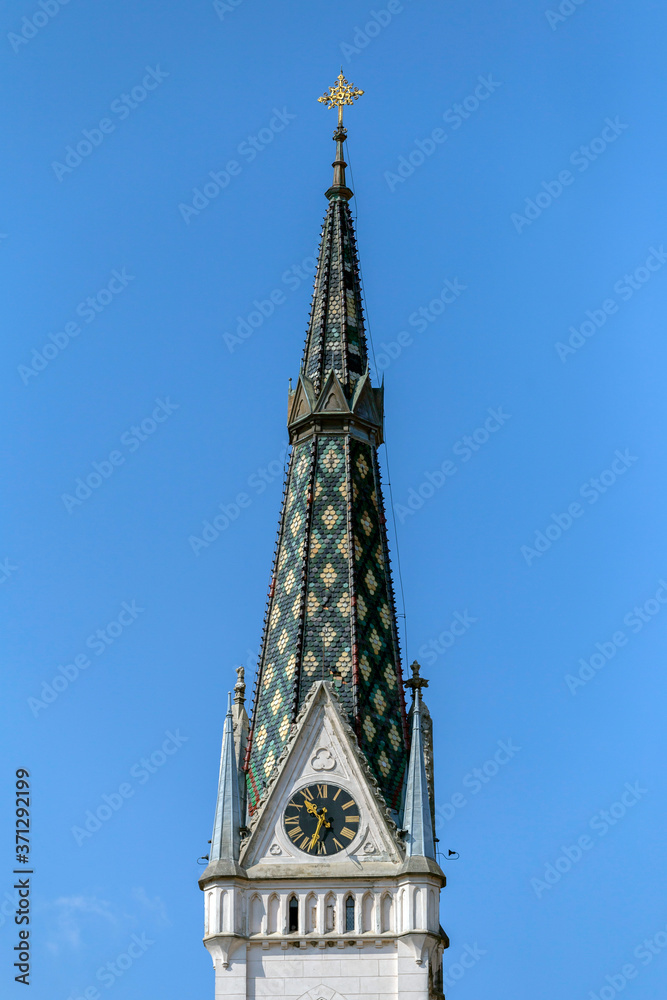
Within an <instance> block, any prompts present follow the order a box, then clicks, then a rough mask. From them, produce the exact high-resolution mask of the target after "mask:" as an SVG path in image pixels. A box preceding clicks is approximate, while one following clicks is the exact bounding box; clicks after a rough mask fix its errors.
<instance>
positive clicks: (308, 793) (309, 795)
mask: <svg viewBox="0 0 667 1000" xmlns="http://www.w3.org/2000/svg"><path fill="white" fill-rule="evenodd" d="M301 794H302V795H303V797H304V799H310V801H311V802H312V801H313V793H312V792H311V790H310V788H302V789H301Z"/></svg>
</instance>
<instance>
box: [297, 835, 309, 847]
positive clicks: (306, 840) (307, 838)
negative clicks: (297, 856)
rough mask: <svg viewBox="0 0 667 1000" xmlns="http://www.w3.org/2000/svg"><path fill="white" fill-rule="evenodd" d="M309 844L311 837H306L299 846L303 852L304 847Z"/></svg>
mask: <svg viewBox="0 0 667 1000" xmlns="http://www.w3.org/2000/svg"><path fill="white" fill-rule="evenodd" d="M309 843H310V837H304V838H303V840H302V841H301V843H300V844H299V847H300V848H301V850H303V849H304V847H305V846H306V845H307V844H309Z"/></svg>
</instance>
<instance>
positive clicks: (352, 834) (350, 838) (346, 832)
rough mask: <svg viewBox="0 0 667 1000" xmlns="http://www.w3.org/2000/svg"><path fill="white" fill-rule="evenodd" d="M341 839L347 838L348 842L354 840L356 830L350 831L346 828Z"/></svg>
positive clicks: (341, 833) (342, 831) (341, 832)
mask: <svg viewBox="0 0 667 1000" xmlns="http://www.w3.org/2000/svg"><path fill="white" fill-rule="evenodd" d="M340 835H341V837H347V839H348V840H352V838H353V837H354V830H350V829H349V828H348V827H346V826H344V827H343V829H342V830H341V831H340Z"/></svg>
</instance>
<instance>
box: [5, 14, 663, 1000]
mask: <svg viewBox="0 0 667 1000" xmlns="http://www.w3.org/2000/svg"><path fill="white" fill-rule="evenodd" d="M372 11H374V12H375V13H372ZM0 19H1V22H2V30H1V31H0V42H1V45H0V53H1V54H0V73H1V77H2V89H3V92H4V93H5V95H6V97H7V100H6V102H5V111H4V121H3V135H4V139H5V143H4V145H5V155H4V156H3V158H2V163H1V164H0V176H1V178H2V182H3V186H4V197H3V199H2V213H1V217H0V233H1V234H2V237H1V239H0V253H2V262H3V263H2V282H3V285H4V286H5V287H4V294H3V296H2V302H3V306H2V311H3V321H4V322H3V326H4V328H5V331H6V342H7V353H6V364H5V366H4V371H3V376H2V378H3V389H2V401H3V407H4V408H5V411H6V412H5V419H4V423H5V425H7V424H9V425H10V426H11V428H12V430H13V434H12V439H11V442H12V443H11V448H10V455H9V459H8V462H7V470H8V472H9V476H8V477H7V478H8V480H9V482H8V486H7V488H6V496H7V501H8V503H7V507H8V515H9V516H8V518H7V519H6V521H5V525H6V534H5V537H4V539H3V542H2V550H1V551H0V560H4V562H3V563H2V570H1V571H0V577H1V578H2V593H3V597H4V603H5V607H6V609H7V612H6V613H7V618H8V622H7V628H6V629H5V634H7V635H8V637H9V641H8V645H7V652H8V656H7V658H6V663H7V666H6V667H5V669H4V670H3V692H4V698H3V702H4V718H3V721H2V732H3V744H4V745H5V747H6V749H7V753H6V756H5V755H3V767H2V789H3V808H2V824H1V826H0V830H1V832H2V843H3V844H4V845H5V848H4V853H3V868H2V886H0V896H1V897H2V901H3V905H2V906H0V912H1V913H2V926H0V975H1V976H2V981H3V985H2V989H3V995H7V996H14V995H15V994H16V995H17V996H22V995H23V994H22V992H21V991H22V986H21V985H20V984H14V982H13V981H12V979H13V971H12V968H11V963H12V961H13V958H12V957H11V956H12V954H13V952H12V947H13V945H14V943H15V941H16V931H17V928H15V927H14V925H13V923H12V922H11V918H7V916H6V911H8V910H11V901H12V896H11V893H10V895H9V897H6V896H5V892H10V889H11V886H12V875H11V869H12V864H13V853H12V842H13V814H12V805H13V795H14V772H15V770H16V769H17V768H21V767H23V768H27V769H28V770H29V771H30V775H31V778H30V780H31V783H32V800H31V801H32V805H31V809H32V822H33V827H34V833H33V835H32V836H33V860H34V866H35V875H34V898H33V905H34V909H33V923H32V924H31V927H32V931H33V934H32V938H31V942H32V948H33V952H34V955H33V961H34V965H33V982H34V985H33V987H32V993H31V996H32V997H33V998H34V1000H47V998H48V1000H67V998H68V997H72V998H75V997H80V996H83V995H84V992H85V990H86V989H87V988H89V987H92V986H96V987H97V988H99V990H100V993H101V995H102V996H107V995H110V996H118V997H119V998H120V997H123V998H126V1000H139V998H141V1000H143V998H145V997H147V996H149V997H159V998H160V1000H182V998H183V997H186V996H187V997H188V998H195V997H196V998H202V1000H204V998H206V997H212V994H213V976H212V969H211V967H210V959H209V957H208V955H207V953H206V952H205V950H204V948H203V947H202V945H201V940H200V939H201V936H202V933H203V930H202V928H203V920H202V899H201V893H200V892H199V889H198V887H197V884H196V879H197V877H198V875H199V874H200V872H201V869H200V868H198V867H197V864H196V860H197V858H198V857H199V856H201V855H202V854H204V853H206V850H207V840H208V838H209V837H210V835H211V834H210V830H211V826H212V820H213V808H214V798H215V790H216V782H217V770H218V754H219V746H220V737H221V732H222V721H223V716H224V706H225V701H226V692H227V690H228V689H229V688H230V687H231V686H232V685H233V682H234V665H235V664H236V663H238V662H243V663H246V664H247V665H248V668H249V669H248V674H249V681H251V680H252V674H253V665H254V659H255V655H256V651H257V647H258V643H259V637H260V630H261V623H262V616H263V610H264V602H265V598H266V589H267V583H268V577H269V569H270V562H271V555H272V549H273V544H274V538H275V531H276V526H277V519H278V511H279V502H280V496H281V489H282V467H283V463H284V458H285V441H286V431H285V419H286V401H287V386H288V379H289V378H290V377H295V376H296V375H297V373H298V368H299V362H300V357H301V351H302V343H303V337H304V331H305V325H306V321H307V316H308V310H309V301H310V294H311V285H312V271H313V260H312V255H313V253H314V250H315V248H316V244H317V238H318V234H319V227H320V223H321V220H322V217H323V214H324V210H325V206H326V202H325V198H324V191H325V189H326V188H327V187H328V185H329V183H330V176H331V167H330V163H331V160H332V158H333V148H334V147H333V143H332V142H331V132H332V128H333V124H334V113H333V112H331V111H328V110H326V109H324V108H323V106H322V105H320V104H318V103H317V102H316V98H317V96H318V95H319V94H321V93H322V92H323V91H324V90H325V88H326V87H327V86H328V85H329V84H331V83H333V81H334V78H335V76H336V74H337V73H338V70H339V66H340V65H341V63H342V65H343V69H344V72H345V73H346V75H347V76H348V78H349V79H350V80H352V81H353V82H354V83H355V84H356V85H357V86H359V87H361V88H363V89H364V90H365V91H366V93H365V95H364V97H363V98H362V99H361V100H360V101H359V102H358V103H357V105H355V107H354V108H352V109H350V110H349V113H348V114H347V119H346V121H347V125H348V129H349V135H350V138H349V159H350V163H351V165H352V178H353V187H354V189H355V192H356V197H355V199H354V201H353V205H354V206H355V212H356V213H358V222H357V226H358V240H359V249H360V254H361V261H362V267H363V280H364V287H365V293H366V298H367V311H368V317H369V320H370V326H371V332H372V337H373V343H374V349H375V357H376V366H377V369H381V370H382V372H383V373H384V380H385V389H386V397H385V401H386V438H387V442H388V449H389V451H388V458H389V468H390V469H391V476H392V495H393V502H394V507H395V512H396V528H397V532H398V539H397V538H396V534H395V532H394V529H393V527H392V541H391V546H392V553H393V558H394V570H395V573H396V583H397V589H398V591H399V593H402V594H403V595H404V606H405V612H406V615H407V618H406V619H405V621H406V623H407V644H406V641H405V640H406V635H405V632H406V629H405V628H404V627H403V619H401V628H402V632H403V639H404V657H405V660H406V662H410V661H411V660H412V659H414V658H415V657H419V658H420V659H421V661H422V665H423V671H424V673H425V674H426V676H428V677H429V678H430V686H429V688H428V691H427V703H428V704H429V706H430V709H431V712H432V714H433V716H434V719H435V722H436V725H435V739H436V787H437V805H438V836H439V838H440V844H439V847H440V848H441V849H442V850H445V851H447V850H448V849H452V850H456V851H458V852H459V853H460V859H459V860H456V861H452V862H451V863H445V862H444V861H443V865H444V867H445V869H446V872H447V875H448V878H449V885H448V887H447V889H446V890H445V892H444V893H443V903H442V914H441V920H442V924H443V926H444V927H445V929H446V930H447V932H448V934H449V935H450V938H451V948H450V950H449V952H448V953H446V957H445V972H446V974H447V975H448V976H449V978H450V981H451V982H452V983H453V985H452V986H451V988H450V989H449V991H448V992H449V995H450V996H454V997H457V998H461V1000H465V998H470V1000H479V998H487V997H494V998H495V1000H529V998H530V1000H532V998H534V997H539V998H540V1000H562V998H563V997H567V998H568V1000H577V998H582V1000H590V997H591V996H593V997H600V998H601V1000H609V998H611V997H613V995H615V994H614V992H613V991H615V992H619V991H620V992H622V993H623V996H624V998H627V1000H655V998H656V997H658V996H660V995H662V993H663V992H664V985H665V982H666V981H667V953H666V952H667V948H665V951H664V952H663V951H662V949H663V948H664V947H665V945H667V934H665V933H664V932H665V928H666V927H667V905H666V904H665V898H664V889H663V887H664V882H665V875H666V874H667V872H666V871H665V849H664V832H663V831H664V828H665V825H666V823H667V808H666V806H665V777H664V764H663V758H664V741H663V738H662V736H660V735H659V734H661V733H662V732H663V731H664V697H665V693H666V692H665V687H666V685H665V669H664V663H665V655H664V653H665V638H666V636H667V604H665V603H664V601H665V600H667V585H666V584H665V583H664V582H662V581H666V580H667V551H666V546H665V530H664V517H665V515H664V495H665V486H666V483H667V478H666V474H665V445H666V437H665V429H664V428H665V399H666V398H667V397H666V394H665V377H664V370H665V362H666V361H667V357H666V355H667V351H666V350H665V336H664V334H665V320H666V318H667V305H666V299H665V290H666V288H667V203H666V201H665V196H664V188H665V161H666V152H667V142H666V140H665V127H664V121H665V106H666V98H665V93H666V90H665V82H666V80H665V40H666V36H667V32H666V28H667V23H666V18H665V9H664V5H663V4H660V3H657V2H650V0H633V2H632V3H630V2H622V0H605V2H604V3H602V2H599V0H598V2H596V0H588V2H581V0H579V2H578V3H575V2H570V0H563V2H561V3H560V13H559V7H558V4H557V2H556V0H548V2H545V0H466V2H462V0H422V2H418V0H401V2H396V0H392V2H391V3H387V2H385V0H378V3H377V4H375V5H371V4H370V3H369V4H366V3H361V2H358V0H354V2H353V0H340V2H338V3H336V4H335V5H332V4H331V3H323V2H322V0H316V2H311V3H304V2H293V3H278V4H276V3H268V2H266V0H229V2H224V0H223V2H218V3H217V5H214V4H213V3H212V2H207V0H201V2H192V0H190V2H186V0H166V2H165V0H162V2H160V3H158V2H157V0H142V2H141V3H131V2H128V0H116V2H115V3H113V2H110V0H98V2H96V3H94V4H92V3H88V4H84V3H82V2H80V0H71V2H69V3H66V4H64V5H62V6H58V0H42V2H41V4H40V3H38V0H17V2H16V3H14V4H11V5H5V8H4V9H3V11H2V13H1V14H0ZM215 177H217V180H216V179H215ZM272 297H273V298H272ZM466 436H467V440H466ZM381 460H382V464H383V469H384V476H385V481H386V480H387V478H388V476H387V468H388V466H387V454H386V453H385V450H384V448H383V449H382V454H381ZM448 462H449V463H450V464H447V463H448ZM443 467H444V470H445V471H443ZM89 477H92V478H90V479H89V483H91V484H93V485H87V484H86V480H87V479H88V478H89ZM385 488H386V492H387V493H388V492H389V491H388V487H387V486H386V487H385ZM77 490H78V495H77ZM239 494H241V495H242V498H241V499H240V500H239ZM410 504H411V506H410ZM221 505H222V511H221ZM225 510H226V511H227V514H226V517H227V520H228V525H227V526H226V527H225V521H224V516H223V518H220V519H219V520H218V524H219V525H221V526H222V530H220V531H218V534H217V537H213V532H212V531H211V530H210V529H205V522H211V521H212V519H213V518H215V517H216V515H219V514H221V513H223V512H224V511H225ZM205 530H207V531H208V536H207V537H208V540H207V537H206V536H205V535H204V531H205ZM198 540H199V541H198ZM203 542H205V544H203ZM397 553H400V564H401V569H402V586H400V584H399V580H398V573H397V559H396V556H397ZM656 595H657V596H656ZM401 604H403V598H401ZM457 616H458V617H457ZM452 623H454V628H453V629H452V628H450V626H451V625H452ZM457 632H458V633H459V634H458V635H456V633H457ZM57 677H59V678H61V680H59V681H58V682H57V685H56V687H55V688H54V687H52V686H51V684H52V682H53V680H54V678H57ZM63 678H64V680H63ZM65 681H66V682H67V683H65ZM44 685H47V686H46V687H45V686H44ZM31 699H32V700H31ZM48 699H50V700H48ZM168 733H169V734H171V736H168V735H167V734H168ZM501 743H502V744H504V749H503V747H501V746H500V744H501ZM163 745H164V746H165V747H166V750H165V749H163ZM151 757H152V760H153V763H151ZM142 760H148V764H149V768H147V767H146V765H145V764H142ZM156 762H157V763H156ZM475 769H477V774H476V773H475ZM121 786H122V787H123V789H124V792H119V788H121ZM631 789H632V790H631ZM105 796H106V797H107V798H106V799H105ZM105 805H106V807H107V808H106V809H105V808H102V809H101V814H102V816H104V817H106V818H105V819H104V822H101V823H100V827H99V829H97V830H95V831H94V832H92V833H90V835H88V836H86V835H85V832H84V834H82V833H81V831H82V830H84V831H85V826H84V824H85V821H86V816H87V814H88V812H89V811H90V813H95V812H96V811H98V810H99V809H100V807H104V806H105ZM108 814H109V815H108ZM605 815H606V818H605ZM89 825H94V824H90V821H89ZM5 903H6V904H7V905H4V904H5ZM133 935H136V937H137V938H138V939H139V941H141V942H142V944H141V945H138V944H137V943H136V941H135V947H134V949H133V950H134V953H135V955H136V956H137V957H135V958H134V959H133V961H132V964H131V966H130V967H128V968H127V969H126V970H125V971H124V972H123V974H122V978H115V974H114V973H113V972H110V971H109V969H108V963H112V965H113V963H114V962H115V961H116V959H117V957H118V956H119V955H123V954H126V953H127V948H128V946H129V945H130V943H131V941H132V936H133ZM644 941H648V942H650V947H646V946H644V944H643V942H644ZM466 946H469V947H470V949H473V950H474V952H475V955H476V959H475V962H474V963H473V964H472V967H471V968H469V969H468V970H467V971H464V970H463V966H462V965H461V964H460V963H459V958H460V957H461V955H462V953H463V952H464V949H465V948H466ZM142 948H143V950H142ZM651 948H652V949H653V951H651ZM468 954H470V952H468ZM125 964H126V962H125V961H121V965H125ZM468 964H469V965H470V964H471V963H470V961H468ZM114 967H115V968H118V967H117V966H114ZM624 967H625V971H623V969H624ZM98 970H102V971H101V973H100V976H101V978H98ZM105 970H106V971H105ZM450 970H451V972H450ZM457 977H458V978H457ZM5 984H8V985H5ZM108 991H111V992H109V993H108ZM114 991H115V992H114Z"/></svg>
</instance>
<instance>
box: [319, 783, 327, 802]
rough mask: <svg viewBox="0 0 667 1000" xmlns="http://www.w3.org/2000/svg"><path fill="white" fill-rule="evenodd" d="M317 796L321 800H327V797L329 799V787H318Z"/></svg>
mask: <svg viewBox="0 0 667 1000" xmlns="http://www.w3.org/2000/svg"><path fill="white" fill-rule="evenodd" d="M317 794H318V795H319V797H320V798H321V799H326V797H327V786H326V785H318V786H317Z"/></svg>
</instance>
